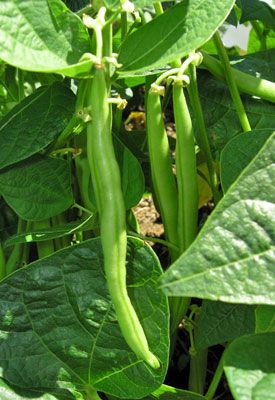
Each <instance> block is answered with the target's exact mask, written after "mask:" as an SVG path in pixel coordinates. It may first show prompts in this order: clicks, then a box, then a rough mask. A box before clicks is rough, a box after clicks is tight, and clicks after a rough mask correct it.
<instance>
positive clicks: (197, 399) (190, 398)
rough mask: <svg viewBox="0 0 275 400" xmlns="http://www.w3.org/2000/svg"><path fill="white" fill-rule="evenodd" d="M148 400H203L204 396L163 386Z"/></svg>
mask: <svg viewBox="0 0 275 400" xmlns="http://www.w3.org/2000/svg"><path fill="white" fill-rule="evenodd" d="M146 399H148V400H149V399H159V400H203V399H205V397H204V396H201V395H200V394H197V393H193V392H190V391H189V390H180V389H176V388H174V387H172V386H167V385H161V387H160V388H159V389H157V390H156V391H155V392H154V393H152V395H151V396H149V397H146Z"/></svg>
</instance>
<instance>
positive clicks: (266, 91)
mask: <svg viewBox="0 0 275 400" xmlns="http://www.w3.org/2000/svg"><path fill="white" fill-rule="evenodd" d="M203 66H204V67H206V68H207V69H208V70H209V71H210V72H211V74H213V75H214V76H216V77H217V78H219V79H221V80H223V81H225V80H226V77H225V73H224V70H223V67H222V64H221V62H220V61H218V60H217V59H216V58H215V57H213V56H210V55H209V54H207V53H204V52H203ZM231 71H232V74H233V76H234V80H235V82H236V84H237V86H238V88H239V90H240V91H241V92H243V93H247V94H250V95H251V96H257V97H260V98H262V99H264V100H267V101H271V102H272V103H275V83H274V82H271V81H268V80H266V79H261V78H257V77H255V76H252V75H249V74H246V73H245V72H242V71H239V70H237V69H235V68H231Z"/></svg>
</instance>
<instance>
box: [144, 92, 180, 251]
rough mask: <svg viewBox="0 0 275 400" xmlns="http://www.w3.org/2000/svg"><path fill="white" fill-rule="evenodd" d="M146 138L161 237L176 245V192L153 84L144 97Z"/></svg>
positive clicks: (168, 149)
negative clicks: (145, 101) (161, 223)
mask: <svg viewBox="0 0 275 400" xmlns="http://www.w3.org/2000/svg"><path fill="white" fill-rule="evenodd" d="M147 139H148V149H149V156H150V165H151V175H152V181H153V188H154V191H155V195H156V198H157V201H158V204H159V207H160V213H161V217H162V220H163V224H164V229H165V234H166V237H167V240H168V241H169V242H171V243H172V244H174V245H177V242H178V232H177V220H178V192H177V186H176V180H175V177H174V174H173V170H172V163H171V154H170V147H169V142H168V138H167V134H166V130H165V127H164V122H163V116H162V109H161V101H160V94H159V93H158V92H157V88H155V87H154V86H153V85H152V87H151V89H150V90H149V93H148V98H147ZM173 253H174V257H173V254H172V258H176V256H177V255H178V252H175V251H173ZM175 253H176V254H175Z"/></svg>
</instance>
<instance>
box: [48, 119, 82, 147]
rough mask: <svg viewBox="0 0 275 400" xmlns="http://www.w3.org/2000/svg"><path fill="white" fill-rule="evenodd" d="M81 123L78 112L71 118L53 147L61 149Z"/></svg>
mask: <svg viewBox="0 0 275 400" xmlns="http://www.w3.org/2000/svg"><path fill="white" fill-rule="evenodd" d="M80 124H81V122H80V120H79V118H78V117H77V116H76V114H73V116H72V118H71V119H70V121H69V123H68V125H67V126H66V128H65V129H64V130H63V132H62V133H61V134H60V136H59V137H58V139H57V141H56V142H55V144H54V146H53V149H59V148H60V147H62V146H64V144H65V143H66V142H67V140H68V139H69V138H70V137H71V135H72V134H73V133H74V131H75V129H76V128H77V127H78V126H79V125H80Z"/></svg>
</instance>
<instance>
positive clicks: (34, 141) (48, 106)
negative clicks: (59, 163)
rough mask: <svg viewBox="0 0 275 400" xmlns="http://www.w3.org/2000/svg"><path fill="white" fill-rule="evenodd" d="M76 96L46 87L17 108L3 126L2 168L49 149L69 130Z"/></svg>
mask: <svg viewBox="0 0 275 400" xmlns="http://www.w3.org/2000/svg"><path fill="white" fill-rule="evenodd" d="M74 103H75V96H74V94H73V92H72V91H71V90H69V89H68V88H67V87H66V86H64V85H62V84H60V83H55V84H53V85H51V86H43V87H40V88H39V89H37V90H36V91H35V92H34V93H33V94H32V95H30V96H28V97H27V98H25V99H24V100H23V101H21V103H19V104H18V105H17V106H15V107H14V108H13V109H12V110H11V111H10V112H9V113H8V114H6V115H5V117H4V118H3V119H2V121H1V123H0V168H3V167H6V166H8V165H11V164H14V163H16V162H18V161H21V160H24V159H25V158H28V157H30V156H31V155H33V154H35V153H37V152H38V151H40V150H42V149H43V148H45V147H46V146H47V145H49V144H50V143H51V142H52V141H53V140H54V139H55V138H56V137H57V136H58V135H59V134H60V133H61V132H62V131H63V129H64V128H65V127H66V126H67V124H68V123H69V121H70V119H71V116H72V113H73V112H74V108H75V104H74Z"/></svg>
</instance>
